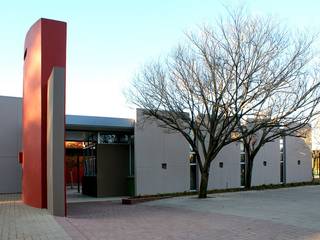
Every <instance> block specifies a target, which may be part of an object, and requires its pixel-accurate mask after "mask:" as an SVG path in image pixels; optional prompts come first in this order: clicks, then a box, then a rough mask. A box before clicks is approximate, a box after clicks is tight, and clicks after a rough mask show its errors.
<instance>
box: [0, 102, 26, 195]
mask: <svg viewBox="0 0 320 240" xmlns="http://www.w3.org/2000/svg"><path fill="white" fill-rule="evenodd" d="M21 110H22V99H21V98H16V97H5V96H0V193H17V192H21V176H22V171H21V165H20V164H19V161H18V154H19V151H21V123H22V120H21V113H22V111H21Z"/></svg>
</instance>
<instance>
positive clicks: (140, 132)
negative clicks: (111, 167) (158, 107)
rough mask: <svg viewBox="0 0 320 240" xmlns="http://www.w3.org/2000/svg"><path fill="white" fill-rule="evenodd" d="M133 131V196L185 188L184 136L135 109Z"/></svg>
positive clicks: (187, 178)
mask: <svg viewBox="0 0 320 240" xmlns="http://www.w3.org/2000/svg"><path fill="white" fill-rule="evenodd" d="M134 134H135V135H134V136H135V160H134V161H135V186H136V195H148V194H157V193H170V192H183V191H187V190H189V188H190V167H189V159H188V158H189V145H188V143H187V142H186V141H185V140H184V138H183V137H182V136H181V135H180V134H179V133H176V132H172V131H168V130H166V129H163V128H161V127H159V126H158V124H157V123H156V121H152V120H150V119H147V120H146V119H145V117H144V115H143V113H142V110H139V109H138V110H137V118H136V126H135V132H134ZM162 163H166V164H167V169H163V168H162Z"/></svg>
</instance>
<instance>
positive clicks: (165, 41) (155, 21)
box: [0, 0, 320, 117]
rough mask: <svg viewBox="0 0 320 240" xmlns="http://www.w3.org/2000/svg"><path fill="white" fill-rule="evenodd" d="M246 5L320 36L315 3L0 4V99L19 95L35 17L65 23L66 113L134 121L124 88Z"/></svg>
mask: <svg viewBox="0 0 320 240" xmlns="http://www.w3.org/2000/svg"><path fill="white" fill-rule="evenodd" d="M243 3H244V4H246V6H247V7H248V9H249V10H250V11H251V12H252V13H254V14H259V15H274V16H275V17H276V18H278V19H280V20H281V21H284V22H285V23H286V24H287V25H288V26H289V27H292V28H295V27H298V28H302V29H304V28H307V29H309V30H310V31H316V32H319V26H320V15H319V9H320V1H318V0H303V1H302V0H247V1H245V0H242V1H239V0H225V1H223V0H220V1H218V0H171V1H170V0H162V1H160V0H159V1H151V0H135V1H128V0H127V1H121V0H117V1H116V0H114V1H106V0H105V1H94V0H92V1H81V0H78V1H73V0H69V1H67V0H64V1H60V0H56V1H44V0H42V1H32V0H29V1H15V0H11V1H1V3H0V29H1V37H0V95H7V96H19V97H21V96H22V66H23V44H24V37H25V34H26V32H27V31H28V29H29V27H30V26H31V25H32V24H33V23H34V22H35V21H36V20H37V19H39V18H41V17H45V18H52V19H57V20H62V21H66V22H67V24H68V49H67V113H68V114H82V115H96V116H113V117H134V111H133V109H131V108H130V107H129V106H128V104H127V103H126V100H125V97H124V96H123V89H124V88H126V87H127V85H128V83H129V82H130V80H131V79H132V78H133V76H134V74H135V73H137V72H138V71H139V69H141V67H142V65H143V64H144V63H146V62H148V61H150V60H151V59H153V58H158V57H159V56H163V55H166V54H167V53H168V52H169V51H170V50H171V49H172V48H173V47H175V46H176V45H177V44H178V42H179V41H182V40H183V39H184V32H185V31H190V30H192V29H196V27H197V26H198V25H201V24H203V23H209V24H210V23H212V24H214V21H215V19H216V18H217V17H218V16H223V15H224V14H225V9H224V5H226V6H235V5H239V4H243Z"/></svg>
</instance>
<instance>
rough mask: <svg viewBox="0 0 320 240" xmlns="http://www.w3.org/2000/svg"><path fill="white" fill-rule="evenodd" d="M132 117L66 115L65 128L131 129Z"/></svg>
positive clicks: (83, 129) (96, 129)
mask: <svg viewBox="0 0 320 240" xmlns="http://www.w3.org/2000/svg"><path fill="white" fill-rule="evenodd" d="M134 122H135V121H134V119H130V118H113V117H94V116H81V115H66V130H81V131H133V130H134Z"/></svg>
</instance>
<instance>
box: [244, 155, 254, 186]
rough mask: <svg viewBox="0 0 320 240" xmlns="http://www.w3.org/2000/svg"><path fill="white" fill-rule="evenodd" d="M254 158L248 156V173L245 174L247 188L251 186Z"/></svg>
mask: <svg viewBox="0 0 320 240" xmlns="http://www.w3.org/2000/svg"><path fill="white" fill-rule="evenodd" d="M253 159H254V158H250V157H248V161H247V170H246V175H245V188H251V180H252V169H253Z"/></svg>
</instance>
